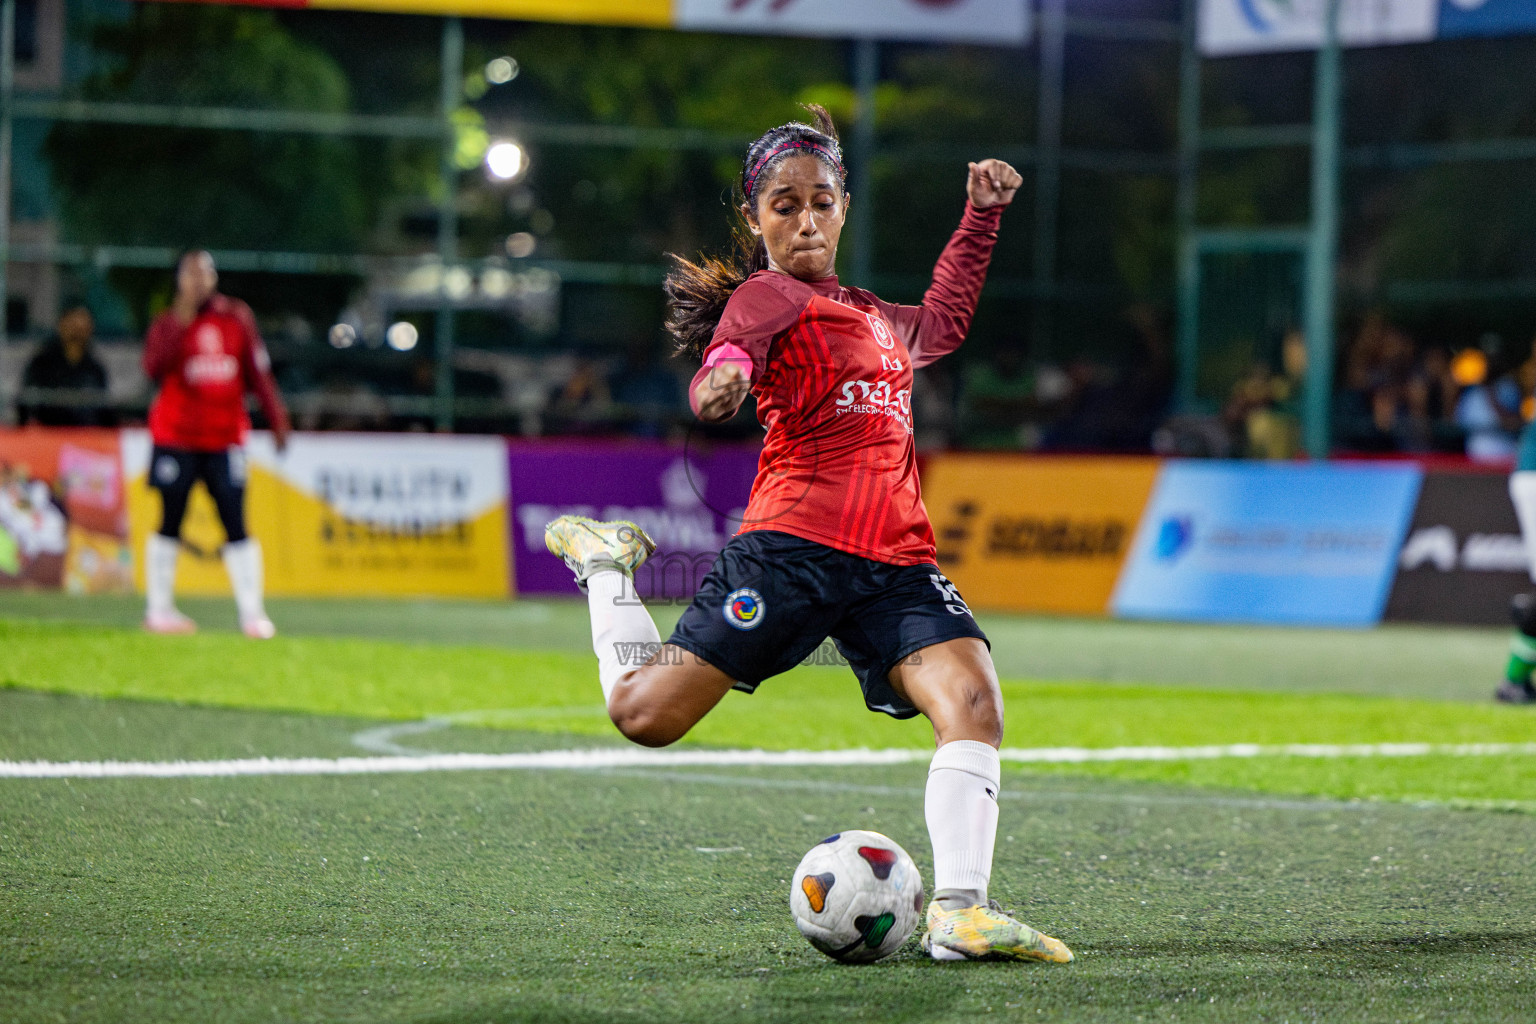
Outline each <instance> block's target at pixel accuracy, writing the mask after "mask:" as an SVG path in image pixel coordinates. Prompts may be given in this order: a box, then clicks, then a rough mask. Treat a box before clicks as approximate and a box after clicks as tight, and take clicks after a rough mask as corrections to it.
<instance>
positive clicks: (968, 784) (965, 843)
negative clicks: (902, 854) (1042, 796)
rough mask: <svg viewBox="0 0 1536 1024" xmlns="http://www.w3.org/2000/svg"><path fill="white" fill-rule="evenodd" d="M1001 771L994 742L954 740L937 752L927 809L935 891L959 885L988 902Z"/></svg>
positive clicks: (926, 797)
mask: <svg viewBox="0 0 1536 1024" xmlns="http://www.w3.org/2000/svg"><path fill="white" fill-rule="evenodd" d="M1002 774H1003V772H1002V761H1001V759H1000V758H999V757H998V755H997V749H996V748H995V747H993V746H991V745H990V744H986V743H981V742H978V741H976V740H955V741H953V742H951V743H946V744H944V745H943V746H942V747H940V748H939V749H938V750H937V751H936V752H935V753H934V755H933V761H932V763H930V765H929V767H928V788H927V791H926V793H925V794H924V798H923V811H924V814H925V815H926V816H927V818H928V838H929V839H930V840H931V841H932V843H933V891H934V893H935V895H937V894H938V893H940V892H942V891H943V890H945V889H960V890H963V891H965V892H966V893H968V894H970V893H974V894H976V897H977V898H976V902H978V903H985V902H986V900H987V882H988V881H990V880H991V878H992V847H993V844H994V843H995V841H996V839H997V792H998V787H999V783H1000V782H1001V780H1002Z"/></svg>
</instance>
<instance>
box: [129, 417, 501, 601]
mask: <svg viewBox="0 0 1536 1024" xmlns="http://www.w3.org/2000/svg"><path fill="white" fill-rule="evenodd" d="M151 448H152V446H151V443H150V439H149V435H148V433H147V432H145V431H142V430H128V431H123V434H122V461H123V468H124V473H125V476H126V477H127V478H128V507H129V519H130V523H131V525H132V536H133V550H134V551H135V552H137V551H140V550H142V547H143V542H144V538H145V537H146V536H147V535H148V534H149V532H150V531H152V530H154V529H157V528H158V527H159V522H160V498H159V495H158V493H156V492H155V491H153V490H152V489H151V488H150V487H149V486H148V484H147V482H146V480H147V475H148V471H149V465H150V453H151ZM246 453H247V464H248V472H249V480H248V484H247V490H246V517H247V529H248V530H249V531H250V533H251V535H252V536H254V537H256V538H257V539H258V540H260V541H261V542H262V546H263V548H264V549H265V555H266V559H265V561H266V579H267V592H268V593H270V594H274V595H289V596H318V595H381V596H404V595H423V596H427V595H430V596H441V597H504V596H506V595H507V593H508V571H507V510H506V489H507V483H506V472H507V466H506V454H505V451H504V448H503V443H502V441H501V439H500V438H495V437H448V436H439V435H429V434H339V433H338V434H295V435H294V436H293V437H292V438H291V439H290V441H289V444H288V450H287V451H286V452H284V453H283V454H278V452H277V451H276V449H275V448H274V447H273V446H272V440H271V437H270V435H267V434H264V433H256V434H252V435H251V440H250V442H249V443H248V444H247V446H246ZM182 540H183V555H182V558H181V562H180V566H179V568H178V575H177V591H178V592H179V593H187V594H225V593H228V592H229V580H228V578H227V576H226V575H225V572H224V567H223V564H222V562H221V560H220V557H219V548H220V546H221V545H222V544H223V543H224V529H223V527H222V526H221V525H220V524H219V521H218V516H217V514H216V512H215V511H214V507H213V502H212V501H211V500H209V498H208V495H207V493H206V491H204V489H203V488H201V487H198V488H195V489H194V490H193V492H192V501H191V504H190V505H189V506H188V511H187V520H186V523H185V524H184V527H183V530H182ZM137 561H138V562H139V563H140V565H139V569H138V582H139V584H140V586H142V585H143V568H142V559H140V560H137Z"/></svg>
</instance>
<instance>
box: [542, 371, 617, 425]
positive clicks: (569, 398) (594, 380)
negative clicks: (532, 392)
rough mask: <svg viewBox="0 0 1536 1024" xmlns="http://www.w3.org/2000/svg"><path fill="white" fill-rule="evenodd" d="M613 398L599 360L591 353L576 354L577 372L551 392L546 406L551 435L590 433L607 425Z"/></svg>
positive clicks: (606, 375)
mask: <svg viewBox="0 0 1536 1024" xmlns="http://www.w3.org/2000/svg"><path fill="white" fill-rule="evenodd" d="M612 412H613V395H612V393H611V392H610V391H609V390H608V374H607V373H606V372H605V369H604V367H603V363H602V360H600V359H598V358H597V356H596V355H594V354H593V353H591V352H578V353H577V355H576V369H575V370H574V371H573V372H572V373H571V376H570V377H569V378H568V379H567V380H566V382H565V383H564V384H563V385H561V386H560V387H559V388H558V389H557V390H556V391H555V393H554V396H553V398H552V400H551V402H550V405H549V422H550V431H549V432H550V433H552V434H590V433H598V432H602V431H604V430H605V429H607V427H608V426H609V419H610V417H611V415H612Z"/></svg>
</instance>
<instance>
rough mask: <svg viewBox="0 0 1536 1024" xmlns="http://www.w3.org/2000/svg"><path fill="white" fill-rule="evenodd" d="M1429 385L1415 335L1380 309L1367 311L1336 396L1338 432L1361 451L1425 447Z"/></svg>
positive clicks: (1341, 440) (1341, 439) (1342, 441)
mask: <svg viewBox="0 0 1536 1024" xmlns="http://www.w3.org/2000/svg"><path fill="white" fill-rule="evenodd" d="M1428 394H1429V392H1428V387H1427V386H1426V383H1425V380H1424V378H1423V374H1422V372H1421V368H1420V366H1419V364H1418V363H1417V361H1416V351H1415V348H1414V344H1413V339H1412V338H1410V337H1409V336H1408V335H1407V334H1406V333H1404V332H1403V331H1402V330H1401V329H1399V328H1398V327H1397V326H1395V325H1394V324H1392V323H1391V321H1389V320H1388V319H1387V316H1386V314H1385V313H1383V312H1382V311H1381V310H1372V311H1371V312H1370V313H1368V314H1366V317H1365V319H1364V320H1363V321H1362V322H1361V324H1360V330H1359V331H1358V332H1357V333H1356V335H1355V339H1354V341H1353V342H1352V343H1351V345H1350V348H1349V352H1348V354H1347V356H1346V357H1345V363H1344V381H1343V387H1342V388H1341V389H1340V390H1339V391H1338V393H1337V394H1336V395H1335V396H1334V421H1335V434H1336V437H1337V438H1338V442H1339V444H1340V446H1341V447H1344V448H1349V449H1354V450H1356V451H1373V452H1382V451H1424V450H1426V449H1427V448H1428V443H1429V433H1430V432H1429V429H1428V424H1427V421H1426V410H1427V403H1428Z"/></svg>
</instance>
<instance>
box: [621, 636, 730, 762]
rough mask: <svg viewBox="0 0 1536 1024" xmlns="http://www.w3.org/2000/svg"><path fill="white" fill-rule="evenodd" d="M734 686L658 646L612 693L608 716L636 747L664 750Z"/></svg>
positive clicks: (687, 655)
mask: <svg viewBox="0 0 1536 1024" xmlns="http://www.w3.org/2000/svg"><path fill="white" fill-rule="evenodd" d="M735 683H736V680H735V679H733V678H731V677H730V676H729V675H727V674H726V673H724V672H722V671H721V670H720V669H718V668H716V667H715V666H713V665H711V664H710V663H709V662H707V661H705V660H704V659H703V658H701V657H699V656H698V655H696V654H694V653H693V652H691V651H685V650H683V648H681V647H678V646H677V645H675V644H662V645H661V648H660V650H658V651H657V652H656V656H655V657H653V658H652V659H651V660H650V661H648V662H647V663H646V664H644V665H642V666H640V667H639V668H638V669H636V670H635V671H633V672H631V673H630V674H629V675H627V676H625V677H624V678H623V679H621V680H620V681H619V683H618V685H617V686H615V687H614V688H613V692H612V694H611V695H610V696H609V698H608V717H610V718H612V719H613V724H614V725H616V726H618V729H619V731H620V732H622V733H623V734H624V735H625V736H626V737H628V738H629V739H631V740H633V741H635V742H636V743H640V744H643V745H645V746H648V747H664V746H666V745H667V744H669V743H675V742H676V741H678V740H680V739H682V738H683V737H684V736H685V735H687V733H688V730H690V729H692V728H693V727H694V726H695V725H697V724H698V723H699V720H700V719H702V718H703V717H704V716H705V715H707V714H709V712H710V711H712V710H713V709H714V707H715V705H716V704H719V703H720V700H721V698H723V697H724V696H725V695H726V694H727V693H729V692H730V690H731V687H732V686H734V685H735Z"/></svg>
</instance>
